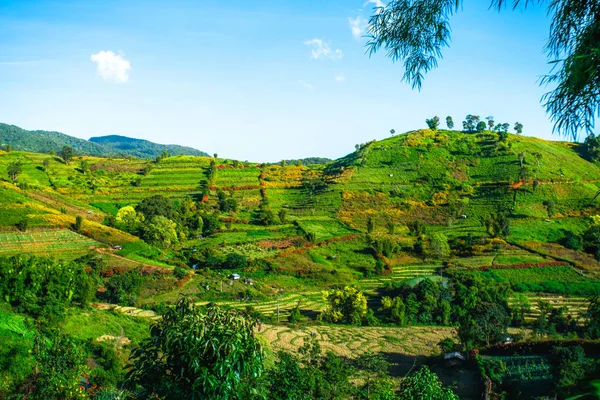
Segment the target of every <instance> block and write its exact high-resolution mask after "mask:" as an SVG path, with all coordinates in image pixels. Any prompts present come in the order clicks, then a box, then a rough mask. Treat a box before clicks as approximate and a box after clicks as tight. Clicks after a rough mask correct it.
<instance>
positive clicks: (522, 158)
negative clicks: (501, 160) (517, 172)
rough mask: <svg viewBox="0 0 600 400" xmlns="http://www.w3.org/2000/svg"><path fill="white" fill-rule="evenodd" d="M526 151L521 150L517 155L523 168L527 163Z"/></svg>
mask: <svg viewBox="0 0 600 400" xmlns="http://www.w3.org/2000/svg"><path fill="white" fill-rule="evenodd" d="M525 155H526V154H525V152H524V151H522V152H519V154H517V157H518V158H519V164H520V165H521V168H523V165H524V164H525Z"/></svg>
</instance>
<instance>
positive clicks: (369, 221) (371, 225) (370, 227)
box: [367, 217, 375, 233]
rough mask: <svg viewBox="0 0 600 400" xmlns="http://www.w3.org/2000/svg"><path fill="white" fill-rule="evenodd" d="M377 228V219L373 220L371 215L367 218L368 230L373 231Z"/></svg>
mask: <svg viewBox="0 0 600 400" xmlns="http://www.w3.org/2000/svg"><path fill="white" fill-rule="evenodd" d="M374 229H375V221H373V217H369V218H368V219H367V232H368V233H371V232H373V230H374Z"/></svg>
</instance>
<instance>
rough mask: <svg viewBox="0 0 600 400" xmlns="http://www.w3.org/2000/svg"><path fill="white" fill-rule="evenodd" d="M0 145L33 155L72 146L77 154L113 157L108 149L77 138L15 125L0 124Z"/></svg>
mask: <svg viewBox="0 0 600 400" xmlns="http://www.w3.org/2000/svg"><path fill="white" fill-rule="evenodd" d="M0 145H1V146H2V147H5V146H6V145H10V146H11V148H12V149H14V150H22V151H29V152H33V153H50V152H52V151H54V152H58V151H60V149H62V148H63V146H70V147H72V148H73V150H74V151H75V153H77V154H87V155H92V156H109V155H112V152H110V151H109V150H108V149H107V148H106V147H104V146H101V145H99V144H96V143H92V142H89V141H87V140H84V139H79V138H75V137H72V136H69V135H65V134H64V133H60V132H51V131H27V130H25V129H22V128H19V127H18V126H15V125H7V124H2V123H0Z"/></svg>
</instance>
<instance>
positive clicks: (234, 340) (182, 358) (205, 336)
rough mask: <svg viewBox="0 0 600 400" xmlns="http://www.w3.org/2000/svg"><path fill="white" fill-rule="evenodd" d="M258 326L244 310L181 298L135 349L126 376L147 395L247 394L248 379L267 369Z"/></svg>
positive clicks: (211, 396) (202, 396)
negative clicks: (257, 331) (198, 305)
mask: <svg viewBox="0 0 600 400" xmlns="http://www.w3.org/2000/svg"><path fill="white" fill-rule="evenodd" d="M257 326H258V321H257V320H256V319H254V318H253V317H251V316H250V315H248V314H247V313H245V312H243V311H239V310H234V309H229V310H222V309H220V308H219V307H218V306H216V305H211V306H209V307H207V308H206V309H202V308H200V307H195V306H194V305H193V303H192V302H191V301H190V300H188V299H185V298H184V299H181V300H180V301H179V302H178V303H177V305H176V306H175V307H174V308H169V309H167V311H166V313H165V314H164V315H163V318H162V320H161V321H159V322H158V323H156V324H154V325H153V326H152V327H151V328H150V337H149V338H147V339H145V340H144V341H143V342H142V344H141V345H140V346H139V347H138V348H137V349H135V350H133V352H132V354H131V361H132V368H131V370H130V371H129V373H128V379H129V380H130V381H131V382H134V383H136V384H138V385H140V386H141V387H142V390H143V394H144V396H142V397H144V398H149V397H150V394H152V393H155V394H157V395H158V396H159V397H160V398H165V399H168V400H171V399H222V400H225V399H235V398H244V396H243V395H242V393H243V392H244V391H245V390H247V387H248V385H249V384H250V382H249V381H250V380H252V379H255V378H257V377H259V376H260V375H261V374H262V371H263V360H264V353H263V350H262V346H261V344H260V341H259V340H258V338H257V337H256V336H255V334H254V332H255V328H256V327H257Z"/></svg>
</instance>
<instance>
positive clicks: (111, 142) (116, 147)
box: [90, 135, 208, 158]
mask: <svg viewBox="0 0 600 400" xmlns="http://www.w3.org/2000/svg"><path fill="white" fill-rule="evenodd" d="M90 142H92V143H98V144H100V145H102V146H104V147H105V148H107V149H111V150H112V151H114V152H115V153H122V154H129V155H131V156H134V157H139V158H155V157H157V156H159V155H161V154H163V153H165V152H166V153H169V154H184V155H186V156H207V155H208V154H206V153H204V152H203V151H200V150H196V149H193V148H191V147H186V146H179V145H176V144H157V143H153V142H150V141H148V140H143V139H134V138H130V137H126V136H119V135H108V136H99V137H92V138H90Z"/></svg>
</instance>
